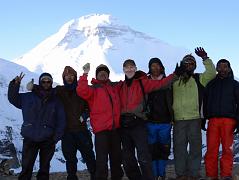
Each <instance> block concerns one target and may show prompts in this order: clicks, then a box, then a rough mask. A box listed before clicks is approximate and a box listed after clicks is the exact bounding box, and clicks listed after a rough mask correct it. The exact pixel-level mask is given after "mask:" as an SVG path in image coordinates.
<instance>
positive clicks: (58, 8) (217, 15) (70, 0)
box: [0, 0, 239, 71]
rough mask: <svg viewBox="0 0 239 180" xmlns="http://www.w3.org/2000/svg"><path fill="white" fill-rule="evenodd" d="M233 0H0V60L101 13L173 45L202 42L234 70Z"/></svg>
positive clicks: (238, 18)
mask: <svg viewBox="0 0 239 180" xmlns="http://www.w3.org/2000/svg"><path fill="white" fill-rule="evenodd" d="M238 9H239V1H238V0H228V1H225V0H200V1H194V0H180V1H176V0H174V1H173V0H147V1H144V0H142V1H139V0H137V1H136V0H120V1H119V0H118V1H116V0H115V1H113V0H111V1H110V0H39V1H34V0H22V1H21V0H1V2H0V10H1V15H0V23H1V26H0V28H1V31H0V58H3V59H8V60H12V59H14V58H17V57H19V56H21V55H23V54H24V53H26V52H28V51H29V50H31V49H32V48H34V47H35V46H36V45H37V44H39V43H40V42H41V41H43V40H45V39H46V38H47V37H49V36H50V35H52V34H54V33H56V32H57V31H58V30H59V28H60V27H61V26H62V25H63V24H64V23H66V22H68V21H69V20H71V19H74V18H79V17H81V16H84V15H88V14H92V13H99V14H101V13H106V14H111V15H112V16H114V17H116V18H117V19H118V20H119V21H120V22H121V23H122V24H125V25H128V26H130V27H131V28H133V29H135V30H138V31H141V32H144V33H146V34H148V35H150V36H153V37H156V38H158V39H160V40H162V41H165V42H167V43H169V44H171V45H173V46H179V47H185V48H187V49H190V50H192V51H193V49H194V48H195V47H197V46H203V47H204V48H205V50H207V52H208V55H209V56H210V57H211V58H212V59H213V60H214V62H217V60H219V59H220V58H227V59H229V60H230V61H231V63H232V67H233V69H234V71H235V70H238V69H239V63H236V62H238V60H239V48H238V47H239V23H238V22H239V10H238Z"/></svg>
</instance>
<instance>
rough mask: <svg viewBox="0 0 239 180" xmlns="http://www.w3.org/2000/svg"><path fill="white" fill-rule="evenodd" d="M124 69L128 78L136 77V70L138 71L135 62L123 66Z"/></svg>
mask: <svg viewBox="0 0 239 180" xmlns="http://www.w3.org/2000/svg"><path fill="white" fill-rule="evenodd" d="M123 71H124V73H125V75H126V76H127V78H128V79H131V78H132V77H134V75H135V72H136V71H137V67H136V66H135V65H133V64H126V65H125V66H124V67H123Z"/></svg>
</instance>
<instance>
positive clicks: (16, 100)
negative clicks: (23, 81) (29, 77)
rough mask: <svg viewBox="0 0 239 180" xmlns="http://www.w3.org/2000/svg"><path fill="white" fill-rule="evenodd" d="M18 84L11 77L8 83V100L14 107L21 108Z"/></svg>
mask: <svg viewBox="0 0 239 180" xmlns="http://www.w3.org/2000/svg"><path fill="white" fill-rule="evenodd" d="M19 88H20V84H19V83H18V84H16V83H15V79H13V80H12V81H11V82H10V83H9V85H8V100H9V102H10V103H11V104H12V105H14V106H15V107H17V108H19V109H21V108H22V104H21V95H20V93H19Z"/></svg>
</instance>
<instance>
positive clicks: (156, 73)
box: [150, 63, 163, 77]
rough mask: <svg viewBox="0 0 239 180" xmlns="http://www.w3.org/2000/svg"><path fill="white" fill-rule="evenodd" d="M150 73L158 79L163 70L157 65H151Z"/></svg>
mask: <svg viewBox="0 0 239 180" xmlns="http://www.w3.org/2000/svg"><path fill="white" fill-rule="evenodd" d="M150 72H151V75H152V76H156V77H158V76H159V75H160V74H161V73H162V72H163V68H162V67H161V66H160V65H159V64H158V63H152V64H151V66H150Z"/></svg>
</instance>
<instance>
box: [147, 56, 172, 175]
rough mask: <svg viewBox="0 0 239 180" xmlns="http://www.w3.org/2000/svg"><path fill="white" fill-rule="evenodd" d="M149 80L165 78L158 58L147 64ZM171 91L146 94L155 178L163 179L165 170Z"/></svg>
mask: <svg viewBox="0 0 239 180" xmlns="http://www.w3.org/2000/svg"><path fill="white" fill-rule="evenodd" d="M148 67H149V76H148V78H149V79H153V80H161V79H163V78H165V77H166V75H165V69H164V66H163V64H162V62H161V60H160V59H159V58H152V59H150V61H149V64H148ZM172 103H173V94H172V89H171V88H170V87H169V88H166V89H160V90H157V91H153V92H151V93H150V94H148V108H149V114H148V115H149V116H148V121H149V122H148V123H147V128H148V142H149V147H150V151H151V155H152V163H153V164H152V166H153V173H154V176H155V178H159V177H161V178H160V179H165V174H166V173H165V168H166V165H167V160H168V156H169V154H170V147H171V146H170V145H171V128H172V124H171V122H172V120H173V110H172Z"/></svg>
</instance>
